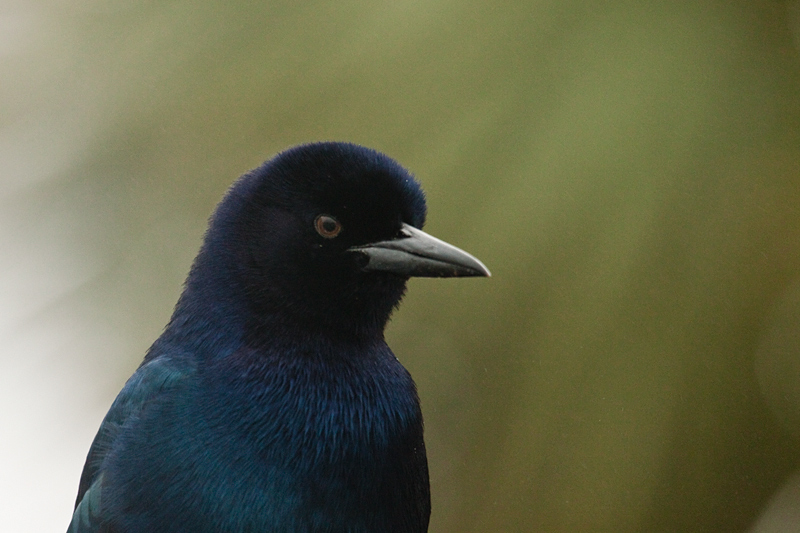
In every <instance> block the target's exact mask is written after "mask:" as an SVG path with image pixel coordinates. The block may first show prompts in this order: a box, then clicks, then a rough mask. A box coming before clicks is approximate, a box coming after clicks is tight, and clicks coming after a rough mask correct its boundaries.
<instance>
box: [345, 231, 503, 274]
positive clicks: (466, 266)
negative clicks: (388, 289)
mask: <svg viewBox="0 0 800 533" xmlns="http://www.w3.org/2000/svg"><path fill="white" fill-rule="evenodd" d="M349 251H351V252H358V253H361V254H364V255H365V256H366V257H367V259H368V262H367V264H366V265H364V266H363V269H364V270H367V271H370V270H372V271H380V272H391V273H393V274H398V275H400V276H408V277H411V276H419V277H426V278H450V277H464V276H486V277H488V276H491V275H492V274H491V273H490V272H489V269H488V268H486V266H485V265H484V264H483V263H481V262H480V260H479V259H478V258H476V257H473V256H472V255H470V254H468V253H467V252H465V251H464V250H462V249H460V248H456V247H455V246H453V245H452V244H447V243H446V242H444V241H440V240H439V239H437V238H436V237H433V236H431V235H428V234H427V233H425V232H424V231H422V230H419V229H417V228H415V227H413V226H409V225H408V224H403V226H402V228H401V229H400V235H399V236H398V237H397V238H396V239H391V240H388V241H380V242H374V243H372V244H365V245H362V246H353V247H352V248H350V249H349Z"/></svg>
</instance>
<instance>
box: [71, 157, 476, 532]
mask: <svg viewBox="0 0 800 533" xmlns="http://www.w3.org/2000/svg"><path fill="white" fill-rule="evenodd" d="M426 212H427V207H426V201H425V196H424V193H423V191H422V189H421V187H420V185H419V183H418V182H417V180H416V179H415V178H414V177H413V176H412V174H411V173H410V172H409V171H408V170H406V169H405V168H404V167H402V166H401V165H400V164H399V163H398V162H396V161H395V160H394V159H392V158H390V157H389V156H387V155H385V154H383V153H381V152H378V151H375V150H372V149H370V148H366V147H363V146H360V145H356V144H351V143H345V142H316V143H310V144H303V145H299V146H295V147H292V148H289V149H287V150H285V151H282V152H280V153H278V154H277V155H275V156H274V157H272V158H271V159H269V160H268V161H266V162H265V163H264V164H262V165H261V166H260V167H258V168H256V169H255V170H252V171H250V172H247V173H245V174H244V175H243V176H241V177H240V178H239V179H238V180H236V181H235V182H234V184H233V185H232V186H231V187H230V188H229V190H228V192H227V193H226V194H225V196H224V197H223V199H222V200H221V202H220V203H219V204H218V206H217V208H216V209H215V211H214V213H213V214H212V216H211V218H210V219H209V225H208V229H207V230H206V233H205V236H204V239H203V243H202V245H201V247H200V250H199V252H198V255H197V256H196V258H195V260H194V262H193V264H192V266H191V268H190V270H189V274H188V276H187V279H186V282H185V283H184V286H183V291H182V293H181V295H180V297H179V299H178V301H177V304H176V305H175V308H174V311H173V314H172V316H171V318H170V320H169V322H168V324H167V325H166V327H165V328H164V330H163V333H162V334H161V335H160V337H158V338H157V340H156V341H155V342H154V343H153V345H152V346H151V347H150V348H149V349H148V351H147V352H146V354H145V357H144V359H143V361H142V363H141V365H140V366H139V367H138V369H137V370H136V371H135V372H134V374H133V375H132V376H131V377H130V379H129V380H128V381H127V382H126V384H125V385H124V387H123V388H122V390H121V392H120V393H119V395H118V396H117V398H116V400H115V401H114V402H113V404H112V405H111V407H110V409H109V411H108V413H107V415H106V416H105V418H104V419H103V421H102V423H101V425H100V428H99V430H98V432H97V435H96V437H95V438H94V441H93V442H92V444H91V447H90V450H89V452H88V456H87V459H86V463H85V466H84V469H83V471H82V474H81V478H80V484H79V489H78V496H77V499H76V502H75V508H74V512H73V515H72V519H71V522H70V525H69V529H68V531H69V532H71V533H89V532H104V533H140V532H148V533H159V532H172V533H175V532H178V533H180V532H193V533H204V532H230V533H234V532H236V533H238V532H286V533H294V532H328V533H362V532H363V533H373V532H374V533H378V532H380V533H394V532H397V533H417V532H424V531H427V529H428V523H429V519H430V512H431V503H430V487H429V474H428V464H427V458H426V453H425V443H424V439H423V420H422V411H421V407H420V401H419V397H418V393H417V390H416V385H415V384H414V381H413V379H412V378H411V376H410V374H409V372H408V371H407V370H406V369H405V368H404V367H403V366H402V364H401V363H400V362H399V361H398V359H397V358H396V357H395V355H394V354H393V352H392V351H391V349H390V348H389V347H388V345H387V344H386V341H385V338H384V328H385V327H386V324H387V321H388V320H389V318H390V315H391V314H392V312H393V310H394V309H395V308H396V307H397V306H398V304H399V303H400V300H401V298H402V297H403V294H404V292H405V290H406V283H407V281H408V279H409V278H410V277H414V276H422V277H469V276H490V273H489V270H488V269H487V268H486V266H485V265H484V264H483V263H482V262H481V261H479V260H478V259H477V258H475V257H474V256H472V255H470V254H468V253H467V252H465V251H463V250H461V249H459V248H457V247H455V246H452V245H450V244H448V243H446V242H444V241H441V240H439V239H437V238H435V237H433V236H431V235H429V234H428V233H425V232H423V231H422V229H421V228H422V226H423V224H424V222H425V218H426Z"/></svg>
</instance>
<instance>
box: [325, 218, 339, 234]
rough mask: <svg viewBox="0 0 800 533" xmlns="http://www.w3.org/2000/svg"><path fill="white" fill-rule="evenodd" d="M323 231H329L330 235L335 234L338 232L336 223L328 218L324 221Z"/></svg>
mask: <svg viewBox="0 0 800 533" xmlns="http://www.w3.org/2000/svg"><path fill="white" fill-rule="evenodd" d="M322 229H324V230H325V231H327V232H328V233H333V232H334V231H336V221H334V220H331V219H330V218H326V219H324V220H323V221H322Z"/></svg>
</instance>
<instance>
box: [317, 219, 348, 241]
mask: <svg viewBox="0 0 800 533" xmlns="http://www.w3.org/2000/svg"><path fill="white" fill-rule="evenodd" d="M314 229H316V230H317V233H319V234H320V235H322V236H323V237H325V238H326V239H333V238H334V237H336V236H337V235H339V233H341V231H342V225H341V224H340V223H339V221H338V220H336V219H335V218H333V217H332V216H330V215H320V216H318V217H317V218H316V219H314Z"/></svg>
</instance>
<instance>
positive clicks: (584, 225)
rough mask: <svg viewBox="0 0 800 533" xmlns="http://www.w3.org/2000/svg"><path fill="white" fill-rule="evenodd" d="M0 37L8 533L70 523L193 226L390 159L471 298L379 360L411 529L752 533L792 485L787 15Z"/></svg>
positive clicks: (213, 20)
mask: <svg viewBox="0 0 800 533" xmlns="http://www.w3.org/2000/svg"><path fill="white" fill-rule="evenodd" d="M3 9H4V10H5V13H7V14H4V15H2V17H0V33H4V34H5V37H0V80H2V81H0V168H2V175H0V179H1V180H2V184H0V247H2V249H3V250H5V251H6V252H0V278H2V281H0V290H1V291H2V292H0V298H2V300H0V306H1V307H2V308H3V311H2V314H1V315H0V357H1V358H2V359H1V360H0V374H2V377H0V388H2V390H3V392H2V393H0V395H1V396H0V398H2V401H3V407H2V411H3V413H2V419H0V426H2V427H3V428H4V429H0V431H2V432H3V433H4V434H5V435H3V436H2V437H0V440H2V441H4V442H5V444H2V445H0V446H2V447H3V448H0V450H2V451H3V459H2V461H3V463H4V464H3V467H2V468H3V471H0V476H1V477H3V478H4V481H3V485H5V486H4V487H3V488H2V489H1V490H2V493H1V494H0V495H2V498H0V500H2V502H3V503H0V506H8V507H7V509H5V510H4V511H3V515H4V516H5V517H6V518H5V520H6V522H7V524H11V525H13V527H12V528H11V529H9V531H12V530H13V531H45V530H48V529H53V528H54V529H55V530H59V528H61V529H64V528H66V525H67V523H68V521H69V515H70V512H71V505H72V503H73V498H74V494H75V491H76V490H77V484H78V476H79V473H80V469H81V466H82V463H83V459H84V457H85V453H86V451H87V450H88V446H89V443H90V442H91V439H92V437H93V434H94V431H95V430H96V428H97V426H98V424H99V421H100V419H101V418H102V416H103V414H104V412H105V410H106V409H107V408H108V406H109V405H110V403H111V401H112V400H113V397H114V395H115V394H116V393H117V392H118V390H119V388H120V387H121V386H122V384H123V383H124V381H125V379H126V378H127V377H128V376H129V375H130V373H131V372H132V371H133V369H134V368H135V367H136V365H137V364H138V362H139V361H140V360H141V358H142V356H143V354H144V351H145V350H146V349H147V347H148V346H149V344H150V343H151V342H152V341H153V340H154V339H155V338H156V337H157V336H158V334H159V332H160V330H161V328H162V327H163V325H164V324H165V323H166V320H167V318H168V317H169V314H170V312H171V308H172V305H173V304H174V302H175V300H176V298H177V296H178V294H179V292H180V287H181V283H182V281H183V278H184V276H185V274H186V272H187V271H188V268H189V265H190V263H191V260H192V258H193V256H194V254H195V252H196V250H197V248H198V246H199V243H200V240H201V238H202V234H203V231H204V229H205V223H206V219H207V217H208V215H209V214H210V213H211V211H212V209H213V207H214V205H215V203H216V202H217V201H218V200H219V199H220V197H221V196H222V194H223V193H224V192H225V190H226V188H227V187H228V186H229V185H230V183H231V182H232V181H233V180H234V179H235V178H236V177H237V176H238V175H239V174H241V173H242V172H244V171H246V170H248V169H250V168H252V167H254V166H256V165H258V164H259V163H260V162H261V161H263V160H264V159H266V158H268V157H270V156H272V155H274V154H275V153H276V152H277V151H280V150H282V149H284V148H287V147H289V146H291V145H294V144H297V143H301V142H308V141H314V140H329V139H330V140H348V141H353V142H357V143H360V144H364V145H367V146H370V147H373V148H376V149H379V150H381V151H384V152H386V153H387V154H389V155H390V156H392V157H394V158H395V159H397V160H398V161H400V162H401V163H402V164H403V165H404V166H406V167H407V168H409V169H410V170H411V171H412V172H413V173H414V174H415V175H416V176H417V177H418V178H419V180H420V181H421V182H422V184H423V186H424V188H425V190H426V192H427V196H428V204H429V216H428V225H427V226H426V230H427V231H429V232H430V233H432V234H434V235H436V236H437V237H439V238H442V239H444V240H447V241H449V242H451V243H453V244H456V245H458V246H460V247H462V248H464V249H466V250H468V251H469V252H471V253H473V254H474V255H476V256H477V257H479V258H480V259H481V260H483V261H484V262H485V263H486V265H487V266H488V267H489V268H490V269H491V270H492V273H493V277H492V278H490V279H466V280H412V281H411V282H410V284H409V291H408V295H407V297H406V298H405V301H404V303H403V305H402V306H401V308H400V310H399V311H398V312H397V313H396V314H395V316H394V318H393V320H392V322H391V324H390V326H389V329H388V332H387V337H388V340H389V342H390V344H391V346H392V347H393V348H394V350H395V352H396V353H397V355H398V357H399V358H400V360H401V361H402V362H403V363H404V364H405V365H406V366H407V368H408V369H409V370H410V371H411V372H412V374H413V375H414V377H415V379H416V381H417V384H418V387H419V391H420V395H421V398H422V402H423V409H424V413H425V416H426V435H427V442H428V454H429V460H430V468H431V485H432V493H433V515H432V520H431V531H432V532H435V533H444V532H494V531H498V532H503V531H510V532H513V531H520V532H527V531H553V532H560V531H567V532H569V531H609V532H611V531H615V532H625V531H641V532H650V531H665V532H667V531H746V530H748V529H749V528H751V527H752V526H753V524H754V523H756V520H757V519H758V517H759V516H760V514H761V513H762V511H763V509H765V507H766V506H767V505H768V502H769V501H770V498H771V497H772V496H773V495H774V494H775V493H776V491H778V490H779V489H780V488H781V486H782V484H783V483H784V482H785V481H786V480H787V479H789V477H790V476H791V475H792V474H793V473H794V472H796V470H797V469H798V466H800V443H798V436H800V331H798V330H800V285H798V280H800V136H799V134H800V52H799V50H800V48H799V47H800V7H798V4H797V3H796V2H779V1H774V2H773V1H750V2H743V1H727V2H723V1H719V2H710V1H704V0H698V1H694V2H674V3H673V2H663V3H658V2H650V3H646V2H622V1H620V2H590V1H578V0H567V1H541V0H534V1H527V2H522V1H517V2H449V1H427V2H426V1H399V2H391V3H377V2H376V3H372V2H357V1H350V0H345V1H339V2H315V1H311V2H245V1H233V2H191V1H186V0H182V1H171V2H155V1H143V2H138V3H129V2H122V1H117V2H99V1H94V2H84V3H76V4H75V5H72V4H70V3H69V2H59V3H55V2H54V3H44V2H41V3H37V2H32V3H30V4H25V3H20V4H13V3H12V5H9V6H7V7H6V8H3ZM2 28H5V29H4V30H3V29H2ZM3 256H4V257H3ZM3 472H4V473H3ZM796 503H797V502H796ZM797 505H798V506H800V503H797Z"/></svg>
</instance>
